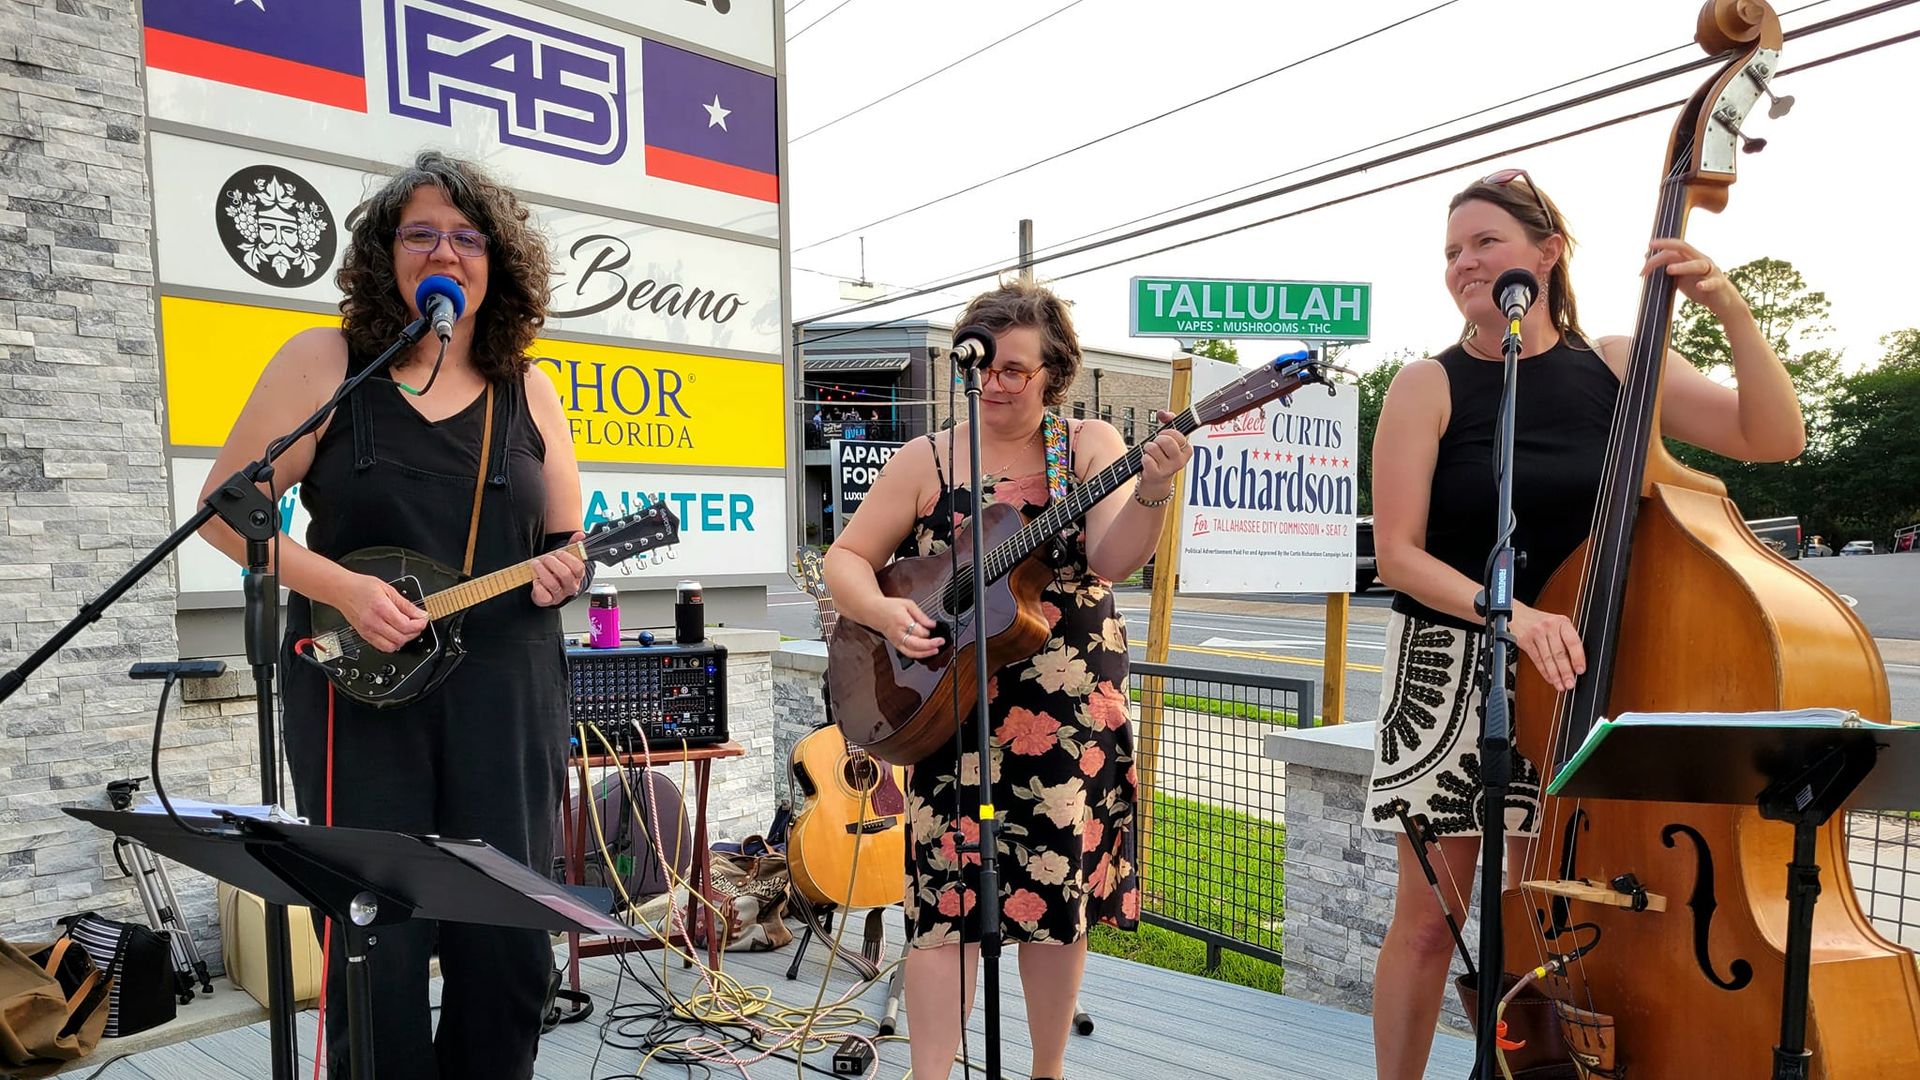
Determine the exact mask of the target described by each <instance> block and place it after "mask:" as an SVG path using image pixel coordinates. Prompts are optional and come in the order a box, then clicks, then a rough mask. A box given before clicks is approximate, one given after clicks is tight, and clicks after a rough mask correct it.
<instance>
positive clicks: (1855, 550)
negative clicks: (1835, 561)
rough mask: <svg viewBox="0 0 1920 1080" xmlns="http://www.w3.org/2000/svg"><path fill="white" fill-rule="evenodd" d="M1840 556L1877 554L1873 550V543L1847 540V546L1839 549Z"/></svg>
mask: <svg viewBox="0 0 1920 1080" xmlns="http://www.w3.org/2000/svg"><path fill="white" fill-rule="evenodd" d="M1840 554H1842V555H1874V554H1878V552H1876V551H1875V550H1874V546H1873V541H1871V540H1849V541H1847V545H1846V546H1845V547H1843V548H1841V549H1840Z"/></svg>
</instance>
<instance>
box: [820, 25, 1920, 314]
mask: <svg viewBox="0 0 1920 1080" xmlns="http://www.w3.org/2000/svg"><path fill="white" fill-rule="evenodd" d="M1915 2H1916V0H1883V2H1882V3H1879V4H1875V5H1872V6H1870V7H1867V8H1862V9H1860V10H1858V11H1853V12H1848V13H1846V14H1844V15H1836V16H1834V17H1833V18H1831V19H1826V20H1823V21H1821V22H1817V23H1810V24H1808V25H1807V26H1804V27H1800V28H1798V29H1796V30H1792V31H1789V32H1788V33H1787V34H1786V35H1785V36H1786V38H1788V39H1789V40H1791V39H1794V38H1799V37H1804V36H1806V35H1809V34H1817V33H1821V32H1824V31H1827V30H1832V29H1835V28H1837V27H1840V26H1844V25H1846V24H1848V23H1851V22H1856V21H1858V20H1860V19H1864V18H1868V17H1871V16H1873V15H1878V14H1882V13H1884V12H1887V11H1892V10H1894V9H1896V8H1901V7H1906V6H1908V5H1910V4H1913V3H1915ZM1808 6H1812V5H1808ZM1889 43H1890V42H1889ZM1666 51H1668V52H1671V51H1672V50H1666ZM1654 55H1656V56H1657V55H1661V54H1654ZM1720 62H1723V61H1722V58H1721V57H1718V56H1701V57H1698V58H1696V59H1693V60H1689V61H1687V62H1685V63H1681V64H1677V65H1675V66H1673V67H1670V68H1666V69H1664V70H1661V71H1656V72H1651V73H1649V74H1646V75H1640V76H1636V77H1634V78H1631V79H1628V80H1626V81H1624V82H1619V83H1614V84H1612V85H1610V86H1605V87H1601V88H1599V89H1597V90H1592V91H1589V92H1587V93H1585V94H1581V95H1578V96H1576V97H1573V98H1569V99H1566V100H1564V101H1561V102H1558V103H1555V104H1550V105H1543V106H1541V107H1539V108H1536V109H1532V110H1529V111H1527V112H1524V113H1519V114H1517V115H1515V116H1512V117H1509V118H1507V119H1504V120H1494V121H1490V122H1488V123H1486V124H1482V125H1480V126H1478V127H1475V128H1470V129H1468V130H1466V131H1462V132H1458V133H1456V134H1453V135H1447V136H1442V137H1441V138H1438V139H1434V140H1431V141H1429V142H1425V143H1421V144H1419V145H1417V146H1413V147H1409V148H1407V149H1403V150H1396V151H1394V152H1392V153H1388V154H1384V155H1381V156H1379V157H1375V158H1370V159H1368V160H1366V161H1362V162H1359V163H1357V164H1353V165H1348V166H1345V167H1343V168H1339V169H1335V170H1333V171H1331V172H1327V173H1322V174H1319V175H1317V176H1313V177H1309V178H1307V179H1305V180H1300V181H1297V182H1295V183H1292V184H1285V185H1282V186H1280V187H1277V188H1271V189H1269V190H1266V191H1262V192H1258V193H1256V194H1253V195H1248V196H1246V197H1244V198H1240V199H1235V200H1233V201H1232V202H1227V203H1222V204H1220V205H1218V206H1214V207H1210V208H1208V209H1205V210H1197V211H1195V212H1193V213H1191V214H1185V215H1182V216H1181V217H1177V218H1173V219H1171V220H1169V221H1164V222H1161V223H1159V224H1155V225H1147V226H1143V227H1141V228H1138V229H1134V230H1132V231H1130V232H1124V233H1120V234H1119V235H1117V236H1111V237H1108V238H1106V239H1104V240H1096V241H1092V242H1089V243H1086V244H1082V245H1080V246H1078V247H1071V248H1067V249H1066V250H1063V251H1057V252H1054V253H1052V254H1049V255H1046V256H1044V258H1042V257H1040V256H1036V261H1046V260H1052V259H1064V258H1068V257H1071V256H1074V255H1080V254H1083V253H1085V252H1088V251H1094V250H1097V249H1099V248H1103V247H1108V246H1111V245H1113V244H1118V243H1124V242H1126V241H1128V240H1132V239H1136V238H1138V237H1142V236H1147V235H1150V234H1152V233H1156V232H1160V231H1163V230H1166V229H1171V228H1176V227H1178V226H1181V225H1186V224H1190V223H1192V222H1195V221H1200V220H1203V219H1205V218H1209V217H1213V216H1215V215H1217V214H1222V213H1226V212H1227V211H1230V210H1237V209H1239V208H1241V207H1243V206H1251V205H1253V204H1254V203H1259V202H1265V201H1267V200H1269V199H1274V198H1278V197H1280V196H1282V195H1290V194H1293V193H1294V192H1296V191H1302V190H1305V189H1307V188H1311V187H1317V186H1319V185H1320V184H1324V183H1328V182H1330V181H1333V180H1338V179H1342V178H1345V177H1348V176H1353V175H1356V174H1359V173H1364V172H1368V171H1370V170H1373V169H1376V168H1379V167H1381V166H1384V165H1392V164H1395V163H1397V162H1400V161H1403V160H1406V159H1407V158H1412V157H1418V156H1420V155H1423V154H1426V153H1430V152H1432V151H1435V150H1441V149H1445V148H1446V147H1448V146H1452V145H1455V144H1457V143H1462V142H1467V141H1469V140H1471V139H1475V138H1479V137H1480V136H1482V135H1488V134H1492V133H1494V132H1497V131H1501V130H1504V129H1506V128H1510V127H1517V126H1519V125H1521V124H1526V123H1530V122H1532V121H1534V120H1539V119H1542V118H1544V117H1547V116H1551V115H1553V114H1555V113H1559V112H1565V111H1566V110H1568V109H1574V108H1578V107H1580V106H1582V105H1588V104H1591V103H1593V102H1595V101H1600V100H1603V99H1605V98H1609V97H1613V96H1615V95H1617V94H1622V93H1626V92H1628V91H1631V90H1637V89H1640V88H1642V87H1645V86H1650V85H1654V84H1657V83H1661V82H1665V81H1667V80H1669V79H1672V78H1675V77H1677V76H1680V75H1684V74H1687V73H1689V72H1692V71H1696V70H1698V69H1700V68H1704V67H1710V66H1712V65H1714V64H1716V63H1720ZM1806 67H1807V65H1800V69H1805V68H1806ZM1575 81H1581V80H1575ZM1426 130H1431V128H1429V129H1426ZM1390 141H1398V140H1390ZM1343 156H1350V155H1343ZM1335 160H1337V159H1335ZM1296 171H1297V170H1296ZM1283 175H1286V174H1283ZM1236 190H1237V189H1236ZM1100 231H1103V232H1104V231H1107V230H1100ZM1089 235H1097V234H1089ZM999 272H1000V268H995V269H993V270H989V271H986V272H982V273H968V274H965V275H962V276H960V277H957V278H952V279H948V280H946V281H942V282H940V283H938V284H936V285H930V286H923V287H920V288H917V289H913V290H909V291H908V292H905V293H901V294H898V295H894V296H882V297H876V298H875V299H873V300H869V301H865V302H863V303H860V304H855V305H852V306H850V307H845V308H841V309H839V310H837V311H831V312H826V313H823V314H821V315H817V316H814V317H812V318H810V319H803V320H801V323H802V324H805V323H809V322H818V321H821V320H823V319H837V318H841V317H844V316H846V315H851V314H854V313H855V312H859V311H866V310H868V309H871V308H875V307H882V306H885V305H887V304H893V303H898V302H900V301H903V300H912V299H914V298H916V297H919V296H926V295H929V294H932V293H938V292H943V291H945V290H947V289H952V288H957V287H959V286H962V285H969V284H972V283H974V282H978V281H983V280H986V279H987V278H990V277H993V276H995V275H997V274H998V273H999Z"/></svg>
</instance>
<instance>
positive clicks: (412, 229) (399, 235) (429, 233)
mask: <svg viewBox="0 0 1920 1080" xmlns="http://www.w3.org/2000/svg"><path fill="white" fill-rule="evenodd" d="M393 235H394V237H395V238H396V239H398V240H399V241H400V246H401V247H403V248H406V249H407V250H408V251H411V252H413V253H414V254H415V255H431V254H433V253H434V252H435V251H438V250H439V249H440V239H441V238H442V237H445V238H446V241H447V243H448V244H449V245H451V246H452V248H453V253H454V254H455V255H458V256H460V257H462V258H466V259H477V258H479V257H480V256H482V255H485V254H486V253H487V238H486V235H485V234H483V233H477V232H474V231H473V230H472V229H454V230H453V231H452V232H441V231H440V230H439V229H436V228H434V227H433V226H431V225H403V226H401V227H400V228H398V229H395V230H393Z"/></svg>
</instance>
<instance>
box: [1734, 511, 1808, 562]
mask: <svg viewBox="0 0 1920 1080" xmlns="http://www.w3.org/2000/svg"><path fill="white" fill-rule="evenodd" d="M1747 528H1749V529H1752V530H1753V535H1755V536H1757V537H1759V538H1760V542H1761V543H1763V544H1765V545H1767V546H1768V547H1770V548H1772V549H1773V550H1775V551H1777V552H1779V553H1780V554H1782V555H1785V556H1786V557H1787V558H1789V559H1797V558H1799V557H1800V544H1801V540H1800V519H1799V518H1797V517H1776V518H1756V519H1754V520H1752V521H1749V522H1747Z"/></svg>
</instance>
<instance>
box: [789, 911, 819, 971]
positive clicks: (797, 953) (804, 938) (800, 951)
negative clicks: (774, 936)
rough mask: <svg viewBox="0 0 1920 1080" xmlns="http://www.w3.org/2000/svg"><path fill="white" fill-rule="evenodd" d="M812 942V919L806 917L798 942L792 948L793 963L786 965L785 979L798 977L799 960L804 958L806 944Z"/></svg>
mask: <svg viewBox="0 0 1920 1080" xmlns="http://www.w3.org/2000/svg"><path fill="white" fill-rule="evenodd" d="M811 944H813V920H812V919H808V920H807V921H806V924H805V926H804V927H803V928H802V929H801V931H800V944H799V946H798V947H797V948H795V949H794V950H793V963H791V964H788V965H787V981H788V982H792V981H793V980H795V979H797V978H799V977H800V961H802V960H804V959H806V956H807V946H809V945H811Z"/></svg>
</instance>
